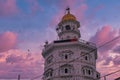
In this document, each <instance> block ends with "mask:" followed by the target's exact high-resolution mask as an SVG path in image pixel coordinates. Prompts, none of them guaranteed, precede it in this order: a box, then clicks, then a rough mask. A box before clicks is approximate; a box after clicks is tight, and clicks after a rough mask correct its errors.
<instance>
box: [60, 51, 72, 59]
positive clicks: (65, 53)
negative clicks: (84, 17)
mask: <svg viewBox="0 0 120 80" xmlns="http://www.w3.org/2000/svg"><path fill="white" fill-rule="evenodd" d="M72 55H73V52H72V51H70V50H65V51H61V52H60V54H59V56H60V57H61V60H70V59H71V58H72Z"/></svg>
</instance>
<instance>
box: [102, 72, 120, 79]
mask: <svg viewBox="0 0 120 80" xmlns="http://www.w3.org/2000/svg"><path fill="white" fill-rule="evenodd" d="M117 72H120V70H117V71H115V72H111V73H109V74H106V75H104V76H102V77H100V78H103V77H106V76H109V75H112V74H115V73H117Z"/></svg>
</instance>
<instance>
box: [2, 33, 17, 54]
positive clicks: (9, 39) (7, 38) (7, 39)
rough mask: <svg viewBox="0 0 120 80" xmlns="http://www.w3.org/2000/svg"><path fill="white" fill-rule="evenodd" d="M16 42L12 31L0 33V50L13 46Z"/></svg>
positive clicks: (15, 36)
mask: <svg viewBox="0 0 120 80" xmlns="http://www.w3.org/2000/svg"><path fill="white" fill-rule="evenodd" d="M16 44H17V35H16V33H13V32H10V31H8V32H4V33H2V34H0V52H3V51H7V50H9V49H12V48H15V46H16Z"/></svg>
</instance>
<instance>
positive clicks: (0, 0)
mask: <svg viewBox="0 0 120 80" xmlns="http://www.w3.org/2000/svg"><path fill="white" fill-rule="evenodd" d="M18 12H19V10H18V8H17V5H16V0H0V16H9V15H14V14H16V13H18Z"/></svg>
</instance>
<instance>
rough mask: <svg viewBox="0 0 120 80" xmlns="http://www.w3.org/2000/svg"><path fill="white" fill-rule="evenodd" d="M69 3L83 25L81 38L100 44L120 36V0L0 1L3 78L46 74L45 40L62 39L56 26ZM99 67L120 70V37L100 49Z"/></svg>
mask: <svg viewBox="0 0 120 80" xmlns="http://www.w3.org/2000/svg"><path fill="white" fill-rule="evenodd" d="M68 6H69V7H70V9H71V13H72V14H73V15H75V16H76V18H77V20H78V21H79V22H80V24H81V27H80V31H81V36H82V37H81V39H84V40H86V41H90V42H94V43H96V44H97V46H100V45H102V44H104V43H106V42H108V41H110V40H112V39H114V38H115V37H117V36H120V0H0V79H3V78H8V79H10V78H17V75H18V74H21V77H22V78H29V79H30V78H32V77H35V76H39V75H41V74H42V73H43V68H44V64H43V63H44V59H43V57H42V56H41V51H42V49H43V45H44V42H45V41H46V40H48V41H49V43H50V42H52V41H53V40H56V39H58V36H57V33H56V31H55V28H56V26H57V24H58V23H59V22H60V21H61V18H62V17H63V16H64V15H65V9H66V8H67V7H68ZM97 70H98V71H99V72H101V75H105V74H108V73H110V72H113V71H116V70H120V38H119V39H117V40H115V41H113V42H112V43H110V44H108V45H105V46H104V47H102V48H100V49H98V60H97ZM118 76H120V72H118V73H116V74H114V75H111V76H108V77H107V79H108V80H113V79H114V78H117V77H118ZM40 78H41V77H40Z"/></svg>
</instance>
